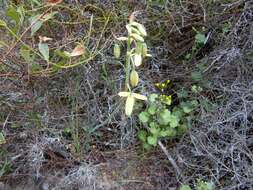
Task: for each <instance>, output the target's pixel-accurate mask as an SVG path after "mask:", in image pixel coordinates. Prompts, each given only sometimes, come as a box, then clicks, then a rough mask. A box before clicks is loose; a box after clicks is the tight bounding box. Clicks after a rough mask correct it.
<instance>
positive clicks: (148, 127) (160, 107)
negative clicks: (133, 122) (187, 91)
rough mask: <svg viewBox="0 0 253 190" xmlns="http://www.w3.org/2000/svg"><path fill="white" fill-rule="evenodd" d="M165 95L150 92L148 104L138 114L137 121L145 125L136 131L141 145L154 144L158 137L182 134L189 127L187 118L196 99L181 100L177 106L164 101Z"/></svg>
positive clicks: (193, 108) (171, 136) (195, 103)
mask: <svg viewBox="0 0 253 190" xmlns="http://www.w3.org/2000/svg"><path fill="white" fill-rule="evenodd" d="M165 97H170V99H171V96H167V95H158V94H151V95H150V96H149V97H148V105H147V107H146V109H145V110H144V111H142V112H141V113H140V114H139V121H140V122H141V123H142V124H143V126H144V127H145V130H141V131H139V133H138V138H139V140H140V141H141V142H142V144H143V147H149V146H148V145H151V146H156V145H157V142H158V140H159V139H160V138H165V139H171V138H173V137H177V136H179V135H182V134H183V133H184V132H185V131H186V130H187V129H188V128H189V126H190V125H189V122H188V121H189V119H191V112H193V111H194V110H195V109H196V108H197V106H198V102H197V101H196V100H186V101H182V102H181V103H180V104H179V105H177V106H171V101H170V104H168V103H167V102H164V98H165Z"/></svg>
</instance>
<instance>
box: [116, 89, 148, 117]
mask: <svg viewBox="0 0 253 190" xmlns="http://www.w3.org/2000/svg"><path fill="white" fill-rule="evenodd" d="M118 95H119V96H121V97H126V98H127V99H126V105H125V113H126V115H127V116H130V115H131V114H132V112H133V107H134V102H135V100H136V99H139V100H147V97H146V96H144V95H141V94H137V93H133V92H119V93H118Z"/></svg>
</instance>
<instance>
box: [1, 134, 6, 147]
mask: <svg viewBox="0 0 253 190" xmlns="http://www.w3.org/2000/svg"><path fill="white" fill-rule="evenodd" d="M5 143H6V140H5V137H4V134H3V133H2V132H0V145H1V144H5Z"/></svg>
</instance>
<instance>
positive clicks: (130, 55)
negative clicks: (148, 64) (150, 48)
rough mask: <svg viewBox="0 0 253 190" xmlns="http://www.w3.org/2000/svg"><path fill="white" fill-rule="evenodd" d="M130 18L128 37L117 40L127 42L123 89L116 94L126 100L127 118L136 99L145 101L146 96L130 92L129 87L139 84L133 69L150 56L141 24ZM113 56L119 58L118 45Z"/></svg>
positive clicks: (144, 31)
mask: <svg viewBox="0 0 253 190" xmlns="http://www.w3.org/2000/svg"><path fill="white" fill-rule="evenodd" d="M132 16H133V15H132ZM132 16H131V17H130V19H129V24H127V25H126V29H127V31H128V36H127V37H119V38H117V39H118V40H120V41H126V42H127V50H126V60H125V87H124V92H120V93H119V94H118V95H119V96H121V97H125V98H126V104H125V113H126V115H127V116H131V114H132V111H133V107H134V103H135V100H136V99H139V100H147V98H146V96H143V95H141V94H137V93H134V92H132V89H131V87H132V88H134V87H136V86H137V85H138V82H139V75H138V73H137V71H136V69H135V68H136V67H139V66H140V65H141V64H142V60H143V58H144V57H146V56H150V55H149V54H148V53H147V45H146V43H145V42H144V37H145V36H147V33H146V29H145V28H144V26H143V25H142V24H140V23H138V22H135V21H134V19H133V17H132ZM133 45H134V47H133ZM114 56H115V57H116V58H119V57H120V46H119V45H118V44H115V46H114ZM131 63H132V64H131Z"/></svg>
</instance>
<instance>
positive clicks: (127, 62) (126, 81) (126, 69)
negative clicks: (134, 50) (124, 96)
mask: <svg viewBox="0 0 253 190" xmlns="http://www.w3.org/2000/svg"><path fill="white" fill-rule="evenodd" d="M130 63H131V38H130V36H129V37H128V40H127V54H126V63H125V64H126V65H125V73H126V80H125V91H128V89H129V75H130Z"/></svg>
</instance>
